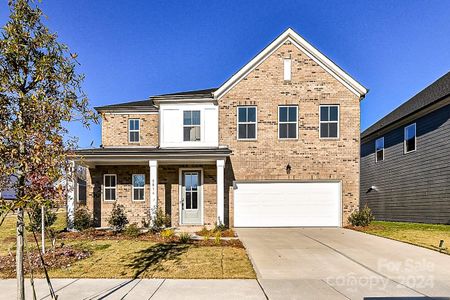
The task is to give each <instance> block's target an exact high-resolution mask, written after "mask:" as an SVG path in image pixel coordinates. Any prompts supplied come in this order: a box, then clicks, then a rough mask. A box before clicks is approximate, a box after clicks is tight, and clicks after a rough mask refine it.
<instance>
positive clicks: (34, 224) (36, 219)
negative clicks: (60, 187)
mask: <svg viewBox="0 0 450 300" xmlns="http://www.w3.org/2000/svg"><path fill="white" fill-rule="evenodd" d="M44 220H45V228H49V227H50V226H52V225H53V224H54V223H55V221H56V213H54V212H53V211H52V209H51V208H49V207H46V208H45V216H44ZM41 225H42V210H41V206H39V205H35V206H33V207H32V208H31V209H30V224H29V225H28V229H29V230H30V231H39V230H41Z"/></svg>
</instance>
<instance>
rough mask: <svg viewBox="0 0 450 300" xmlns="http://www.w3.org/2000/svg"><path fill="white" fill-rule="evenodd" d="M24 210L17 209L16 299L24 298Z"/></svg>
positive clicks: (22, 299)
mask: <svg viewBox="0 0 450 300" xmlns="http://www.w3.org/2000/svg"><path fill="white" fill-rule="evenodd" d="M24 232H25V224H24V212H23V208H19V209H18V210H17V245H16V246H17V248H16V274H17V300H25V278H24V274H23V244H24Z"/></svg>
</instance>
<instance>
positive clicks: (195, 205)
mask: <svg viewBox="0 0 450 300" xmlns="http://www.w3.org/2000/svg"><path fill="white" fill-rule="evenodd" d="M181 181H182V184H181V224H199V225H200V224H201V223H202V193H201V191H202V188H201V185H202V182H201V172H200V171H182V173H181Z"/></svg>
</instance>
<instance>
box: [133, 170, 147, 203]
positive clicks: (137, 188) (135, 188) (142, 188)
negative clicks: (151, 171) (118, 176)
mask: <svg viewBox="0 0 450 300" xmlns="http://www.w3.org/2000/svg"><path fill="white" fill-rule="evenodd" d="M135 175H142V176H144V186H143V187H135V186H134V176H135ZM134 190H143V191H144V197H143V199H142V200H136V199H134ZM131 199H132V200H133V201H136V202H144V201H145V174H131Z"/></svg>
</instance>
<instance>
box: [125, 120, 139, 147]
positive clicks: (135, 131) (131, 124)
mask: <svg viewBox="0 0 450 300" xmlns="http://www.w3.org/2000/svg"><path fill="white" fill-rule="evenodd" d="M139 130H140V128H139V119H129V120H128V137H129V141H130V143H139Z"/></svg>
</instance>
